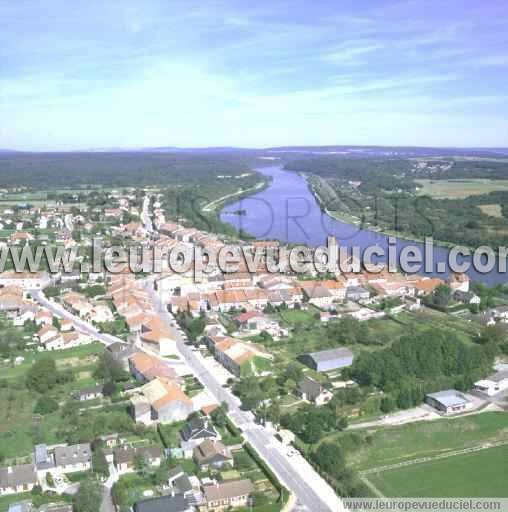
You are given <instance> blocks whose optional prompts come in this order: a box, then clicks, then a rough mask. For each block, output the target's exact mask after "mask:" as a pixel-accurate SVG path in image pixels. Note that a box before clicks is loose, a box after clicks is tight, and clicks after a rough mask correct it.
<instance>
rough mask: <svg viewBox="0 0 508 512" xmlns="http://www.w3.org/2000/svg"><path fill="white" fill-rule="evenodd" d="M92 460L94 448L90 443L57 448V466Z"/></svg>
mask: <svg viewBox="0 0 508 512" xmlns="http://www.w3.org/2000/svg"><path fill="white" fill-rule="evenodd" d="M91 460H92V448H91V446H90V443H83V444H74V445H72V446H57V447H56V448H55V464H56V465H57V466H67V465H68V464H77V463H84V462H90V461H91Z"/></svg>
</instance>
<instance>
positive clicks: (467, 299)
mask: <svg viewBox="0 0 508 512" xmlns="http://www.w3.org/2000/svg"><path fill="white" fill-rule="evenodd" d="M453 297H454V299H455V300H456V301H458V302H462V304H480V302H481V299H480V297H478V295H476V294H475V293H473V292H464V291H462V290H456V291H455V293H454V294H453Z"/></svg>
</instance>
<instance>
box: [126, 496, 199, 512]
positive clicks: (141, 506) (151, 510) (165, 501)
mask: <svg viewBox="0 0 508 512" xmlns="http://www.w3.org/2000/svg"><path fill="white" fill-rule="evenodd" d="M194 510H196V509H195V508H194V506H193V505H191V503H190V500H189V499H187V498H186V497H185V496H181V495H175V496H171V495H168V496H161V497H159V498H149V499H146V500H141V501H137V502H136V503H134V512H193V511H194Z"/></svg>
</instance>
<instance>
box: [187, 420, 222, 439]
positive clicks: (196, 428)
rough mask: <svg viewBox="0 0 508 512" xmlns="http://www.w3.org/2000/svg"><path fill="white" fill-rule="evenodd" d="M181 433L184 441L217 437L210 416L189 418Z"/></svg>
mask: <svg viewBox="0 0 508 512" xmlns="http://www.w3.org/2000/svg"><path fill="white" fill-rule="evenodd" d="M180 434H181V436H182V439H183V440H184V441H189V440H191V439H207V438H215V437H217V432H216V431H215V428H214V427H213V425H212V423H211V421H210V420H209V418H207V417H205V416H195V417H193V418H191V419H190V420H188V421H187V422H186V423H185V425H184V427H183V428H182V430H181V431H180Z"/></svg>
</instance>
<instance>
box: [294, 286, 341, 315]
mask: <svg viewBox="0 0 508 512" xmlns="http://www.w3.org/2000/svg"><path fill="white" fill-rule="evenodd" d="M301 287H302V290H303V294H304V296H305V297H306V298H307V301H308V302H309V304H313V305H314V306H316V307H318V308H323V309H327V308H329V307H330V306H331V305H332V304H333V301H334V300H335V297H334V296H333V295H332V293H331V292H330V291H329V290H328V288H326V287H325V286H323V285H322V284H320V283H319V281H316V282H314V281H309V282H307V283H301Z"/></svg>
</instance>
